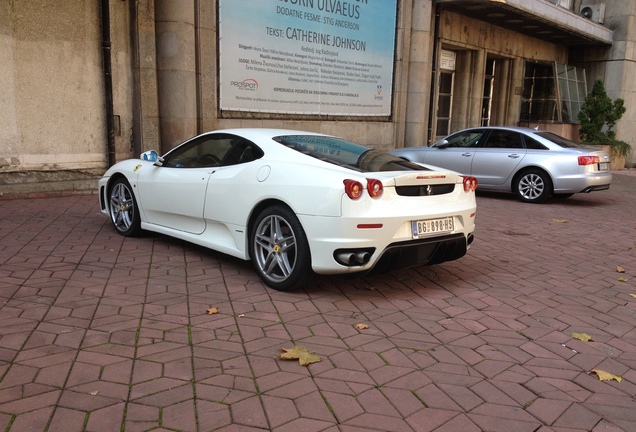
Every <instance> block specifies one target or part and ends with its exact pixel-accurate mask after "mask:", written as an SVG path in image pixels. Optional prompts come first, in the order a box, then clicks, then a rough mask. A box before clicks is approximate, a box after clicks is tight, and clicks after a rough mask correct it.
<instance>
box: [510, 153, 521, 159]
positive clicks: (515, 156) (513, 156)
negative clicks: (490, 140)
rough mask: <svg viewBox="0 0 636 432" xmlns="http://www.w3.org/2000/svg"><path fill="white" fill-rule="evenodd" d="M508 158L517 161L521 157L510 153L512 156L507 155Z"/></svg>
mask: <svg viewBox="0 0 636 432" xmlns="http://www.w3.org/2000/svg"><path fill="white" fill-rule="evenodd" d="M508 157H509V158H510V159H519V158H520V157H521V155H520V154H518V153H512V154H509V155H508Z"/></svg>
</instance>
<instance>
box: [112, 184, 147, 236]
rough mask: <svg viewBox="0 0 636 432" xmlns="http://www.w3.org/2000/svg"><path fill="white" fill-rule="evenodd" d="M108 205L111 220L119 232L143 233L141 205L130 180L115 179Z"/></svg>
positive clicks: (134, 234) (132, 234)
mask: <svg viewBox="0 0 636 432" xmlns="http://www.w3.org/2000/svg"><path fill="white" fill-rule="evenodd" d="M108 206H109V211H110V220H111V221H112V222H113V226H114V227H115V229H116V230H117V232H118V233H119V234H121V235H123V236H126V237H130V236H138V235H139V234H141V217H140V216H139V206H138V205H137V200H136V199H135V195H134V194H133V191H132V188H131V187H130V183H128V180H126V179H125V178H118V179H117V180H115V182H114V183H113V185H112V186H111V188H110V190H109V193H108Z"/></svg>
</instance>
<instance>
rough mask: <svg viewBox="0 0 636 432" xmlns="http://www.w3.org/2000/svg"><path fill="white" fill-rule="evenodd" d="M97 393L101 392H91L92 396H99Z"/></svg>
mask: <svg viewBox="0 0 636 432" xmlns="http://www.w3.org/2000/svg"><path fill="white" fill-rule="evenodd" d="M97 393H99V392H98V391H97V390H95V391H94V392H90V395H91V396H97Z"/></svg>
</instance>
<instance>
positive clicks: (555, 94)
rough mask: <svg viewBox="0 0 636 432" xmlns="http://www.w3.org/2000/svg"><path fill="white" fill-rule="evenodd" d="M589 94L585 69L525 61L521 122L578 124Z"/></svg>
mask: <svg viewBox="0 0 636 432" xmlns="http://www.w3.org/2000/svg"><path fill="white" fill-rule="evenodd" d="M586 94H587V86H586V82H585V69H583V68H577V67H574V66H570V65H564V64H558V63H555V64H544V63H533V62H526V71H525V74H524V77H523V93H522V99H521V115H520V118H519V120H521V121H525V122H559V123H578V121H577V116H578V113H579V111H580V109H581V105H582V104H583V102H585V96H586Z"/></svg>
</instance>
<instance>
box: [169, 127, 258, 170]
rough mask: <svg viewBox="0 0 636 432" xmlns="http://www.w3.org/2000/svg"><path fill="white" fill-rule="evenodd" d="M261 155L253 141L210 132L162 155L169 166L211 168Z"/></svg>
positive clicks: (247, 160) (249, 160) (249, 159)
mask: <svg viewBox="0 0 636 432" xmlns="http://www.w3.org/2000/svg"><path fill="white" fill-rule="evenodd" d="M262 156H263V151H262V150H261V149H260V148H258V147H256V146H255V145H254V144H253V143H251V142H249V141H247V140H245V139H243V138H241V137H237V136H235V135H229V134H211V135H203V136H200V137H197V138H195V139H193V140H191V141H189V142H187V143H185V144H183V145H181V146H179V147H176V148H175V149H174V150H172V151H170V152H169V153H168V154H166V156H165V157H164V159H165V160H164V163H163V166H165V167H171V168H211V167H218V166H227V165H236V164H239V163H246V162H251V161H253V160H255V159H258V158H260V157H262Z"/></svg>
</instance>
